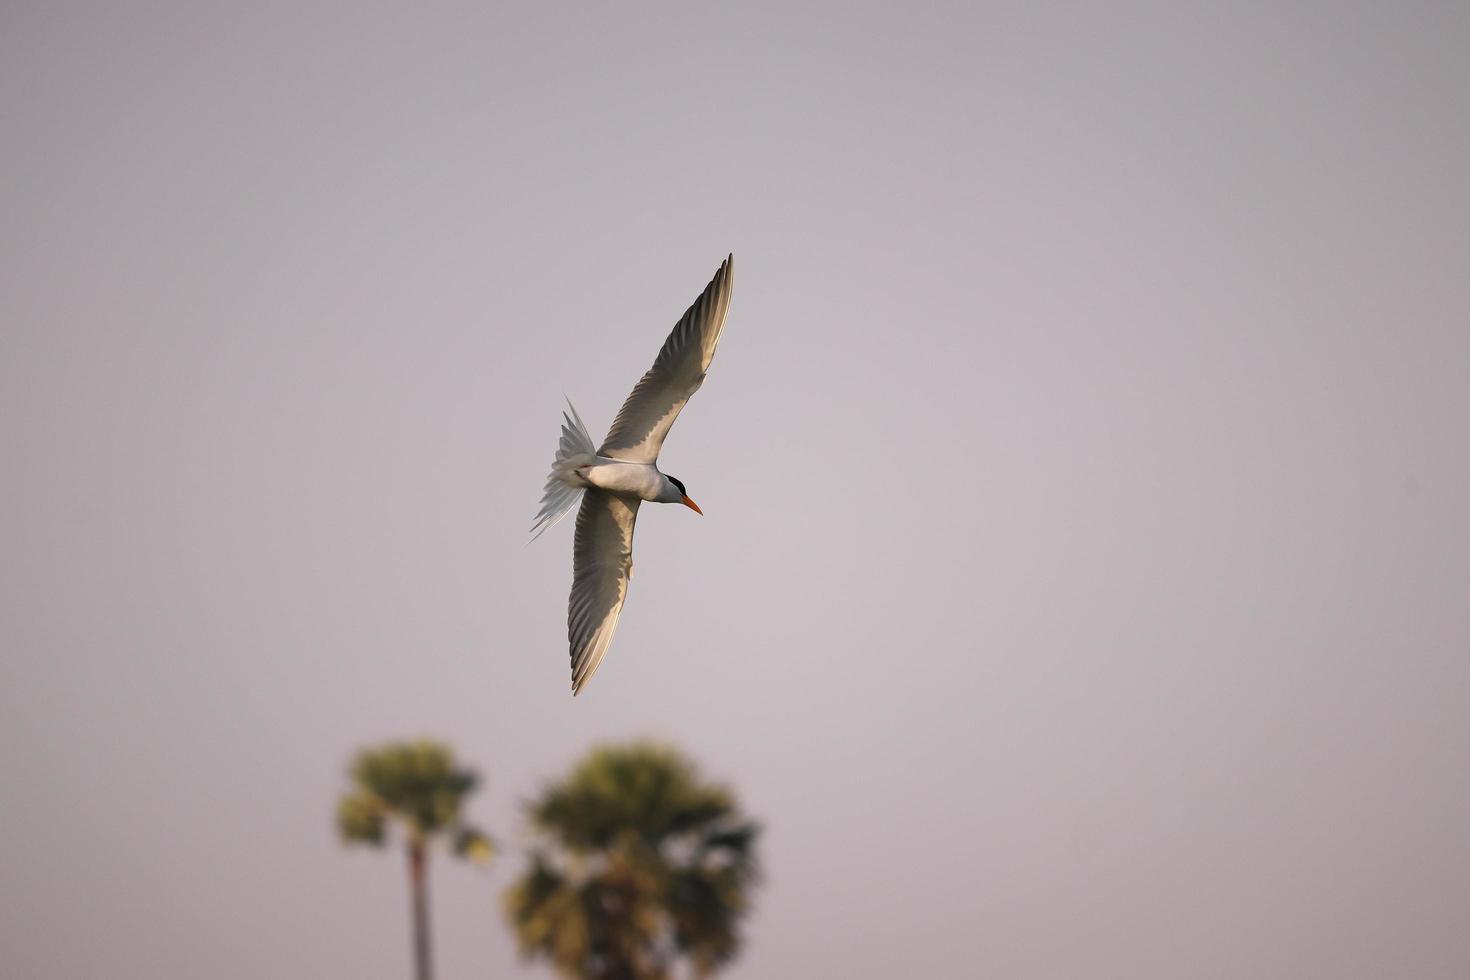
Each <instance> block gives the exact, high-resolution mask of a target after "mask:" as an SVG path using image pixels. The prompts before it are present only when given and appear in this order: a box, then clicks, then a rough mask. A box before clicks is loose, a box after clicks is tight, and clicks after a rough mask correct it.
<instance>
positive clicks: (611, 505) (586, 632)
mask: <svg viewBox="0 0 1470 980" xmlns="http://www.w3.org/2000/svg"><path fill="white" fill-rule="evenodd" d="M640 503H641V501H640V500H639V499H638V498H637V497H624V496H622V495H619V494H611V493H607V492H606V491H603V490H588V491H587V493H586V495H585V496H584V497H583V498H582V509H581V510H580V511H579V512H578V513H577V537H576V543H575V544H574V545H573V547H572V566H573V568H572V596H571V599H570V600H569V601H568V603H567V640H568V641H569V643H570V645H571V654H572V693H573V694H577V693H579V692H580V691H581V690H582V687H583V685H585V684H586V683H587V682H588V681H589V680H591V679H592V675H593V673H594V672H596V670H597V666H598V664H600V663H602V658H603V655H604V654H606V653H607V648H608V645H609V644H610V643H612V638H613V633H614V632H615V631H616V630H617V628H618V616H619V615H621V614H622V611H623V600H624V599H626V598H627V596H628V579H629V578H630V577H631V576H632V574H633V523H634V522H635V521H636V520H637V519H638V505H639V504H640Z"/></svg>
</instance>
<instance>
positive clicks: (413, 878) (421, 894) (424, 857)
mask: <svg viewBox="0 0 1470 980" xmlns="http://www.w3.org/2000/svg"><path fill="white" fill-rule="evenodd" d="M428 878H429V858H428V854H427V853H426V852H425V850H424V845H423V844H422V843H421V842H419V841H413V842H411V843H410V844H409V845H408V890H409V893H410V896H411V898H412V901H413V975H414V978H415V980H433V977H434V967H433V963H432V961H431V959H430V956H429V881H428Z"/></svg>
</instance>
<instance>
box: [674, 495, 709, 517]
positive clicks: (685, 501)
mask: <svg viewBox="0 0 1470 980" xmlns="http://www.w3.org/2000/svg"><path fill="white" fill-rule="evenodd" d="M680 503H682V504H683V505H684V506H685V507H688V508H689V509H690V510H692V511H694V513H696V514H698V515H699V516H700V517H703V516H704V511H702V510H700V509H699V505H698V504H696V503H695V502H694V501H692V500H690V499H689V495H688V494H685V495H684V499H683V500H681V501H680Z"/></svg>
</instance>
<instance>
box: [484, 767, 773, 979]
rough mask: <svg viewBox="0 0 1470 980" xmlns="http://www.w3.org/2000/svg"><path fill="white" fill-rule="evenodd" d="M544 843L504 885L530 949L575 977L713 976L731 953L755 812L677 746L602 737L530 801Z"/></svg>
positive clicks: (744, 900)
mask: <svg viewBox="0 0 1470 980" xmlns="http://www.w3.org/2000/svg"><path fill="white" fill-rule="evenodd" d="M527 813H528V816H529V818H530V822H531V825H532V829H533V830H534V831H535V833H536V837H537V843H536V845H535V846H534V848H533V850H532V852H531V866H530V868H529V869H528V870H527V871H526V873H525V875H524V876H523V877H522V878H521V879H520V880H519V881H517V882H516V883H515V884H514V885H512V886H511V888H510V889H509V890H508V892H507V893H506V912H507V915H508V916H509V918H510V920H511V923H512V927H513V928H514V930H515V932H516V936H517V938H518V940H519V942H520V946H521V951H522V953H524V954H525V955H526V956H528V957H531V958H536V957H545V958H547V959H549V960H550V961H551V963H552V964H553V965H554V966H555V967H556V969H557V970H558V971H559V972H560V973H562V974H563V975H565V976H568V977H584V978H596V980H664V978H667V977H670V976H671V975H672V972H673V970H674V969H675V968H676V967H677V966H678V965H680V964H681V963H682V964H686V965H687V967H688V969H689V970H690V971H692V973H693V975H694V976H698V977H707V976H710V975H711V974H713V973H714V972H715V971H716V970H717V969H719V968H720V967H721V966H723V965H724V964H726V963H727V962H729V961H730V960H731V959H733V958H734V956H735V954H736V953H737V952H738V950H739V947H740V938H741V937H740V932H739V928H738V927H739V924H740V920H741V918H742V917H743V916H744V915H745V912H746V910H747V908H748V905H749V893H750V890H751V887H752V886H753V884H754V883H755V880H756V874H757V871H756V856H755V839H756V835H757V833H758V832H759V828H758V827H757V825H756V824H754V823H752V822H751V821H749V820H747V819H745V818H744V817H743V816H742V815H741V814H740V811H739V808H738V805H737V803H736V800H735V797H734V796H733V795H732V794H731V793H730V791H729V790H728V789H726V788H725V787H723V786H718V785H714V784H711V783H706V782H704V781H703V780H702V779H701V777H700V775H699V772H698V770H697V769H696V768H695V766H694V764H693V763H692V762H690V761H689V760H687V759H686V758H684V757H683V756H682V755H680V754H679V753H678V752H677V751H676V750H674V749H672V748H668V747H665V746H660V745H654V744H649V743H641V742H640V743H632V744H629V745H619V746H606V747H603V748H599V749H595V750H594V751H593V752H592V753H591V754H589V755H588V756H587V757H586V758H584V759H583V760H582V761H581V762H580V763H579V764H578V765H577V766H576V767H575V768H574V769H573V770H572V773H571V775H570V776H568V777H567V779H566V780H564V781H563V782H561V783H558V784H555V785H552V786H549V787H547V788H546V789H545V790H544V791H543V793H542V794H541V796H540V797H539V798H537V799H535V800H533V801H531V802H530V803H529V804H528V806H527Z"/></svg>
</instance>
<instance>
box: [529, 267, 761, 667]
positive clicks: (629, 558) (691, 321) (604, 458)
mask: <svg viewBox="0 0 1470 980" xmlns="http://www.w3.org/2000/svg"><path fill="white" fill-rule="evenodd" d="M734 283H735V257H734V256H733V255H731V256H729V257H727V258H726V259H725V261H724V262H723V263H722V264H721V265H720V268H719V271H717V272H716V273H715V277H714V278H713V279H711V280H710V283H709V285H708V286H706V287H705V288H704V292H703V293H700V295H699V298H698V299H696V300H695V301H694V305H693V306H691V307H689V309H688V310H687V311H686V312H685V313H684V316H683V317H682V318H680V320H679V322H678V323H676V324H675V325H674V329H673V332H671V333H670V334H669V339H668V340H666V341H664V345H663V347H662V348H661V349H660V350H659V352H658V357H657V358H656V359H655V360H654V362H653V367H651V368H649V369H648V373H647V374H645V375H643V378H642V379H641V380H640V381H639V382H638V384H637V385H636V386H635V387H634V388H633V393H632V394H630V395H629V396H628V400H627V401H625V402H623V407H622V408H621V409H620V410H619V411H618V415H617V418H616V419H614V420H613V424H612V428H611V429H609V430H608V433H607V438H606V439H604V440H603V441H602V445H601V446H599V447H597V448H593V442H592V436H591V435H590V434H588V432H587V426H586V425H585V424H584V423H583V422H582V417H581V416H580V415H578V414H577V409H576V408H575V407H574V406H573V405H572V403H571V400H570V399H568V400H567V408H568V409H570V412H564V413H562V418H563V419H564V420H565V423H564V424H563V425H562V428H561V445H560V446H559V447H558V449H557V451H556V458H555V460H554V461H553V462H552V464H551V474H550V475H549V476H547V478H546V492H545V494H544V496H542V498H541V512H540V513H539V514H537V515H536V521H535V523H534V524H533V525H532V527H531V531H532V532H533V537H532V538H531V540H532V541H534V540H536V538H538V537H540V536H541V535H542V534H543V533H544V532H545V531H546V530H547V529H548V528H550V527H552V526H553V525H555V524H556V522H557V521H559V520H561V519H562V518H563V517H565V516H566V515H567V514H568V513H569V512H570V511H571V509H572V508H573V507H575V506H576V505H577V500H578V498H581V501H582V509H581V511H580V512H578V514H577V533H576V541H575V543H574V544H573V546H572V595H571V598H570V599H569V600H568V602H567V640H568V642H569V644H570V646H571V657H572V694H573V695H576V694H577V693H579V692H580V691H581V690H582V688H583V687H584V686H585V685H586V684H587V682H588V681H589V680H591V679H592V675H593V673H594V672H596V670H597V667H598V665H599V664H601V663H602V658H603V657H604V656H605V655H606V654H607V648H608V645H609V644H611V643H612V638H613V633H614V631H616V630H617V628H618V616H619V615H621V613H622V611H623V601H624V600H625V599H626V598H627V597H628V580H629V579H630V578H631V577H632V575H633V524H634V522H635V521H636V520H637V519H638V507H639V505H640V504H642V503H643V502H644V501H645V500H647V501H650V502H653V503H660V504H683V505H684V506H685V507H688V508H689V509H690V510H692V511H694V512H695V513H699V514H702V513H704V512H703V511H701V510H700V509H699V505H698V504H696V503H695V502H694V501H692V500H690V499H689V495H688V494H687V493H686V492H685V490H684V484H683V483H682V482H681V481H680V480H679V479H678V478H677V477H673V476H669V475H668V474H666V473H664V472H662V471H660V470H659V468H658V453H659V449H660V448H662V446H663V444H664V438H665V437H666V436H667V435H668V434H669V428H670V427H671V426H672V425H673V424H674V420H675V419H676V418H678V417H679V411H680V409H682V408H683V407H684V403H685V402H687V401H689V398H690V396H691V395H693V394H694V393H695V392H696V391H698V390H699V386H700V385H701V384H703V383H704V376H705V372H707V371H708V370H709V365H710V361H711V360H713V359H714V356H715V346H716V345H717V344H718V343H719V342H720V333H721V331H722V330H724V328H725V314H726V313H728V312H729V310H730V291H731V289H732V288H733V287H734Z"/></svg>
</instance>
